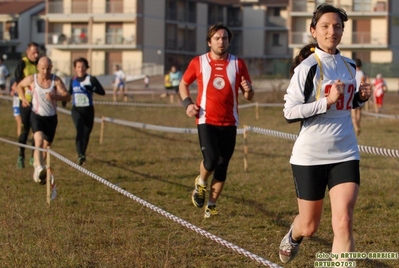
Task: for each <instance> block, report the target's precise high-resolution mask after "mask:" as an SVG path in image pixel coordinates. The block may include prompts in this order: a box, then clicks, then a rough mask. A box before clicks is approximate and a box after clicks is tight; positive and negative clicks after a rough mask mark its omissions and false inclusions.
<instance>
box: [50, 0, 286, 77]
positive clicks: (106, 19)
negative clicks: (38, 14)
mask: <svg viewBox="0 0 399 268" xmlns="http://www.w3.org/2000/svg"><path fill="white" fill-rule="evenodd" d="M254 2H255V3H254ZM287 5H288V0H274V1H272V0H264V1H248V2H247V1H240V0H229V1H221V0H219V1H217V0H215V1H210V0H209V1H206V0H204V1H201V0H199V1H193V0H165V1H160V0H145V1H144V0H46V24H47V33H46V42H45V43H46V49H47V54H48V55H49V56H50V57H51V58H52V60H53V63H54V66H55V67H56V68H57V69H58V70H60V71H62V72H64V73H66V74H70V73H71V72H72V66H71V65H72V62H73V59H75V58H77V57H80V56H83V57H86V58H88V60H89V62H90V65H91V70H90V71H91V73H92V74H95V75H101V74H110V73H111V72H112V66H113V65H114V64H119V65H121V66H122V68H123V69H124V70H125V72H127V73H129V74H133V75H134V74H150V75H153V74H163V73H164V72H165V71H166V70H168V69H169V68H170V67H171V66H172V65H176V66H178V68H180V69H184V68H185V67H186V66H187V64H188V62H189V61H190V60H191V59H192V58H193V57H194V56H196V55H198V54H201V53H205V52H206V51H207V48H208V47H207V44H206V41H205V40H206V32H207V29H208V27H209V26H210V25H211V24H214V23H216V22H219V21H221V22H224V23H225V24H226V25H228V26H229V27H230V28H231V29H232V31H233V33H234V38H233V41H232V44H231V52H232V53H234V54H236V55H238V56H241V57H243V58H245V59H246V60H247V61H248V65H249V67H250V69H251V70H254V72H256V73H258V74H261V73H273V72H275V71H276V69H280V71H282V72H286V71H285V69H286V65H287V63H288V62H289V59H290V58H291V54H292V53H290V51H289V48H288V46H287V43H288V28H287V26H286V24H287V18H288V13H287Z"/></svg>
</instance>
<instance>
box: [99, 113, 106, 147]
mask: <svg viewBox="0 0 399 268" xmlns="http://www.w3.org/2000/svg"><path fill="white" fill-rule="evenodd" d="M104 122H105V119H104V116H103V117H102V118H101V130H100V144H103V135H104Z"/></svg>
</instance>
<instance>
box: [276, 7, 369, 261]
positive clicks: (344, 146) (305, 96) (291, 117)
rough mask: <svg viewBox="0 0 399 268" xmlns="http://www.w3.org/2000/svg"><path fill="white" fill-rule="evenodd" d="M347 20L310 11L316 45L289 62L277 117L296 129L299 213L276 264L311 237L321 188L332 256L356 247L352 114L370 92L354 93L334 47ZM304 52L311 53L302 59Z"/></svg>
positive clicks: (351, 65) (350, 66)
mask: <svg viewBox="0 0 399 268" xmlns="http://www.w3.org/2000/svg"><path fill="white" fill-rule="evenodd" d="M347 20H348V17H347V14H346V12H345V10H343V9H341V8H336V7H334V6H332V5H329V4H321V5H319V6H318V7H317V9H316V11H315V12H313V17H312V19H311V23H310V33H311V35H312V37H313V38H314V39H315V40H316V42H317V46H316V44H313V45H307V46H305V47H304V48H303V49H302V50H301V51H300V53H299V55H298V58H302V59H303V61H297V60H296V59H294V63H295V64H297V65H296V66H293V67H294V68H293V70H294V73H293V76H292V78H291V81H290V84H289V86H288V88H287V92H286V94H285V95H284V100H285V104H284V110H283V112H284V117H285V119H286V120H287V121H288V122H290V123H291V122H298V121H300V122H301V129H300V132H299V136H298V138H297V139H296V141H295V144H294V147H293V149H292V154H291V158H290V163H291V168H292V172H293V178H294V185H295V188H296V195H297V203H298V210H299V213H298V214H297V215H296V217H295V219H294V221H293V223H292V224H291V226H290V228H289V231H288V233H287V234H286V235H285V236H284V238H283V239H282V240H281V243H280V247H279V256H280V260H281V261H282V262H283V263H287V262H289V261H291V260H292V259H293V258H294V257H295V256H296V255H297V253H298V251H299V246H300V244H301V242H302V239H303V238H304V237H310V236H312V235H313V234H314V233H315V232H316V231H317V229H318V227H319V225H320V220H321V215H322V209H323V199H324V196H325V191H326V188H327V187H328V190H329V193H328V194H329V197H330V203H331V214H332V216H331V217H332V219H331V223H332V230H333V233H334V238H333V242H332V250H331V252H332V253H335V254H337V256H342V255H340V253H342V252H353V251H354V249H355V243H354V238H353V214H354V209H355V203H356V199H357V195H358V192H359V183H360V171H359V161H360V156H359V148H358V145H357V138H356V135H355V132H354V131H353V125H352V119H351V109H353V108H356V107H359V106H362V105H363V104H364V102H365V101H367V100H368V98H369V97H370V95H371V86H370V84H367V83H364V81H362V83H361V84H360V88H359V91H358V92H356V74H355V72H356V65H355V62H354V61H353V60H351V59H349V58H347V57H344V56H342V55H341V53H340V51H339V50H338V49H337V46H338V45H339V44H340V42H341V38H342V36H343V32H344V22H345V21H347ZM309 50H310V51H312V52H314V53H311V54H310V55H309ZM305 54H306V55H308V57H307V58H306V57H304V56H303V55H305ZM341 260H342V261H344V260H345V258H342V259H341Z"/></svg>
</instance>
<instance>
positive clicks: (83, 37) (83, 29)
mask: <svg viewBox="0 0 399 268" xmlns="http://www.w3.org/2000/svg"><path fill="white" fill-rule="evenodd" d="M71 43H74V44H82V43H83V44H84V43H87V24H72V36H71Z"/></svg>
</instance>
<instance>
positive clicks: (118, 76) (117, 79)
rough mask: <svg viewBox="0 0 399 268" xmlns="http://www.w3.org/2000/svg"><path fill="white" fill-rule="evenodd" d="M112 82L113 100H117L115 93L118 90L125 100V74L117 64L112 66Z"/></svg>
mask: <svg viewBox="0 0 399 268" xmlns="http://www.w3.org/2000/svg"><path fill="white" fill-rule="evenodd" d="M113 83H114V95H113V100H114V102H117V101H118V98H117V94H118V91H119V90H120V91H121V93H120V94H121V95H122V96H123V99H124V101H127V94H126V93H127V92H126V75H125V72H124V71H123V70H122V69H121V67H120V66H119V65H118V64H116V65H115V66H114V80H113Z"/></svg>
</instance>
